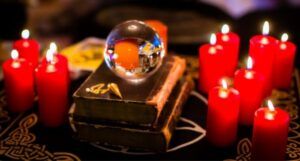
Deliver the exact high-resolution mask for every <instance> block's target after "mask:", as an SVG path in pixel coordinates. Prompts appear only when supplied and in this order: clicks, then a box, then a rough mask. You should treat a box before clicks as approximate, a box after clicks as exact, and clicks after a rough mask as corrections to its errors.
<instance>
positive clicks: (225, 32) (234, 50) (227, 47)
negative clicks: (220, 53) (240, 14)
mask: <svg viewBox="0 0 300 161" xmlns="http://www.w3.org/2000/svg"><path fill="white" fill-rule="evenodd" d="M221 31H222V32H218V33H217V34H216V36H217V44H220V45H222V46H223V48H224V54H225V55H226V58H225V60H224V61H226V62H228V64H227V65H226V66H224V67H223V68H227V71H226V75H227V76H230V77H231V76H233V75H234V72H235V69H236V67H237V63H238V57H239V47H240V38H239V36H238V35H237V34H235V33H234V32H230V31H229V26H228V25H226V24H225V25H223V27H222V30H221Z"/></svg>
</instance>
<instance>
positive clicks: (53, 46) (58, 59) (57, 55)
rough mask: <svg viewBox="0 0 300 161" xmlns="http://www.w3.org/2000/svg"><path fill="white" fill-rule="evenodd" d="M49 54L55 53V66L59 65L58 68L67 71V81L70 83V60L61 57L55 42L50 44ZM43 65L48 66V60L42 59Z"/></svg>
mask: <svg viewBox="0 0 300 161" xmlns="http://www.w3.org/2000/svg"><path fill="white" fill-rule="evenodd" d="M49 50H50V51H49V52H52V53H53V63H54V64H55V65H58V66H61V67H62V68H63V69H65V70H66V72H67V78H66V79H67V80H68V82H70V73H69V64H68V59H67V58H66V57H65V56H63V55H61V54H60V53H58V52H57V46H56V44H55V43H54V42H51V43H50V46H49ZM41 62H42V64H47V63H48V62H47V60H46V58H43V59H42V61H41Z"/></svg>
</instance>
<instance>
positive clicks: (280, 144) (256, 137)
mask: <svg viewBox="0 0 300 161" xmlns="http://www.w3.org/2000/svg"><path fill="white" fill-rule="evenodd" d="M289 121H290V117H289V114H288V113H287V112H286V111H284V110H282V109H280V108H279V107H276V108H275V107H274V106H273V104H272V102H271V101H270V100H268V107H264V108H260V109H258V110H257V111H256V112H255V117H254V124H253V134H252V156H251V157H252V159H253V160H284V158H285V152H286V144H287V137H288V128H289Z"/></svg>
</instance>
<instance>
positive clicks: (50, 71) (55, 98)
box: [35, 50, 69, 127]
mask: <svg viewBox="0 0 300 161" xmlns="http://www.w3.org/2000/svg"><path fill="white" fill-rule="evenodd" d="M49 51H50V50H49ZM49 51H48V52H47V55H46V57H47V62H48V63H46V64H45V63H43V64H41V65H40V66H39V67H38V68H37V70H36V72H35V74H36V82H37V92H38V97H39V116H40V117H39V118H40V120H41V122H42V123H43V124H44V125H45V126H49V127H57V126H59V125H61V124H63V123H64V121H65V120H66V116H67V110H68V83H69V82H68V80H67V79H66V78H67V75H68V73H67V72H66V70H65V68H64V67H63V66H61V65H59V64H56V63H55V62H54V61H53V59H54V58H53V53H52V52H51V51H50V52H49Z"/></svg>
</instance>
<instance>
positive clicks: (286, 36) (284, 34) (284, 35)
mask: <svg viewBox="0 0 300 161" xmlns="http://www.w3.org/2000/svg"><path fill="white" fill-rule="evenodd" d="M288 39H289V35H288V34H287V33H283V34H282V35H281V41H282V42H286V41H287V40H288Z"/></svg>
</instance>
